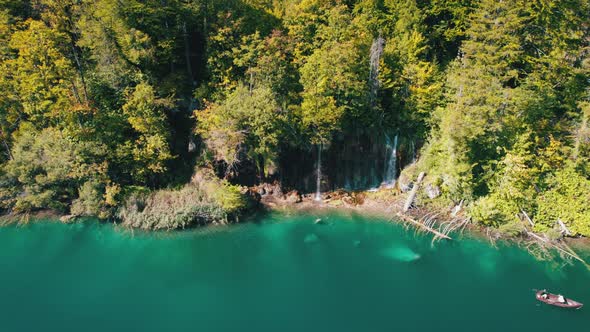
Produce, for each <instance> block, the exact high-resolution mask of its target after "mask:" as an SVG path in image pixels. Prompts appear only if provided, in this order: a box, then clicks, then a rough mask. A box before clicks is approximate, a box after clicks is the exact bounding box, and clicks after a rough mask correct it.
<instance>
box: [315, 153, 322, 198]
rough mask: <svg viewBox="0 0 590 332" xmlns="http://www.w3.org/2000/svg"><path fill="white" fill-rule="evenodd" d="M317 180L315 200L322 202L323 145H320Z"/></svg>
mask: <svg viewBox="0 0 590 332" xmlns="http://www.w3.org/2000/svg"><path fill="white" fill-rule="evenodd" d="M316 175H317V178H316V190H315V200H316V201H321V200H322V192H321V189H320V187H321V185H322V144H320V145H318V166H317V174H316Z"/></svg>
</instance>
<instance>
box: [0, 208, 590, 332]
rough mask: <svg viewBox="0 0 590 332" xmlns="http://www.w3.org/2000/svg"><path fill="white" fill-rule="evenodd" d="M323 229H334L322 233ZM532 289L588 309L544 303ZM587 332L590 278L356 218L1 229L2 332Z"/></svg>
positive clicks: (520, 254) (509, 252) (510, 251)
mask: <svg viewBox="0 0 590 332" xmlns="http://www.w3.org/2000/svg"><path fill="white" fill-rule="evenodd" d="M318 217H321V218H323V220H324V221H325V222H327V223H328V224H326V225H315V224H314V220H315V219H316V218H318ZM533 288H547V289H549V290H550V291H554V292H563V293H564V294H566V295H567V296H569V297H571V298H574V299H576V300H579V301H581V302H586V303H587V304H588V307H585V308H582V309H581V310H578V311H568V310H563V309H559V308H553V307H548V306H546V305H541V304H540V303H538V302H537V301H536V300H535V298H534V293H533V291H532V289H533ZM570 328H577V329H579V330H580V331H588V329H589V328H590V273H589V272H588V271H587V270H586V269H585V268H584V267H582V266H580V265H573V266H563V264H561V263H559V262H554V263H547V262H538V261H535V260H534V259H533V258H532V257H531V256H529V255H528V254H527V253H526V252H524V251H522V250H519V249H517V248H515V247H509V246H500V247H499V248H493V247H491V246H490V245H489V244H488V243H485V242H481V241H477V240H469V239H463V240H460V241H453V242H439V243H437V244H435V245H434V246H431V238H430V237H429V236H426V235H416V234H415V232H414V231H412V230H406V229H404V228H403V227H401V226H399V225H396V224H394V223H388V222H385V221H378V220H372V219H370V218H365V217H360V216H355V215H352V216H351V215H336V214H331V215H314V214H296V215H291V216H288V215H284V214H272V215H268V216H266V217H262V218H260V219H259V220H258V222H256V223H244V224H241V225H236V226H230V227H217V228H206V229H200V230H193V231H185V232H178V233H157V234H146V233H137V232H135V233H134V234H132V233H130V232H128V231H125V230H122V229H120V228H117V227H113V226H112V225H104V224H99V223H97V222H91V221H90V222H85V223H77V224H73V225H63V224H60V223H55V222H45V223H35V224H31V225H28V226H23V227H17V226H9V227H4V228H0V331H199V332H200V331H257V332H265V331H273V332H275V331H276V332H278V331H298V332H299V331H310V332H313V331H324V332H325V331H355V332H360V331H388V332H390V331H550V330H551V329H559V330H567V329H570Z"/></svg>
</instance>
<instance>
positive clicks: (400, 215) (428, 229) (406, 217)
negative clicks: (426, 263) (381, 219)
mask: <svg viewBox="0 0 590 332" xmlns="http://www.w3.org/2000/svg"><path fill="white" fill-rule="evenodd" d="M397 217H398V218H400V219H401V220H403V221H405V222H409V223H412V224H414V225H416V226H418V227H420V228H422V229H424V230H426V231H428V232H430V233H432V234H434V235H436V236H437V237H440V238H443V239H447V240H452V239H451V238H450V237H449V236H448V235H446V234H443V233H441V232H439V231H437V230H436V229H434V228H432V227H429V226H426V225H424V224H423V223H421V222H419V221H417V220H414V219H413V218H411V217H408V216H406V215H403V214H401V213H398V214H397Z"/></svg>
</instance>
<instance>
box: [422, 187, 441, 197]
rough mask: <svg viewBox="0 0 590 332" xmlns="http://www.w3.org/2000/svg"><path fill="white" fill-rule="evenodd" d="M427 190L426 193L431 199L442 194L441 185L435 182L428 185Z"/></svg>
mask: <svg viewBox="0 0 590 332" xmlns="http://www.w3.org/2000/svg"><path fill="white" fill-rule="evenodd" d="M425 190H426V195H428V198H430V199H435V198H437V197H439V196H440V195H441V192H440V187H439V186H436V185H433V184H428V185H426V188H425Z"/></svg>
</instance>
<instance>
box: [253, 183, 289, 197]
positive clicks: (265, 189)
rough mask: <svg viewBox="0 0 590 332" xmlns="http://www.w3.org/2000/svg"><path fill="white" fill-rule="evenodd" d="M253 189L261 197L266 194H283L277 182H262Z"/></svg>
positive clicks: (276, 195)
mask: <svg viewBox="0 0 590 332" xmlns="http://www.w3.org/2000/svg"><path fill="white" fill-rule="evenodd" d="M253 190H254V191H256V192H257V193H258V194H259V195H260V196H263V197H264V196H268V195H270V196H275V197H282V196H283V190H282V188H281V185H280V184H279V183H278V182H274V183H263V184H261V185H259V186H257V187H254V188H253Z"/></svg>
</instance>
